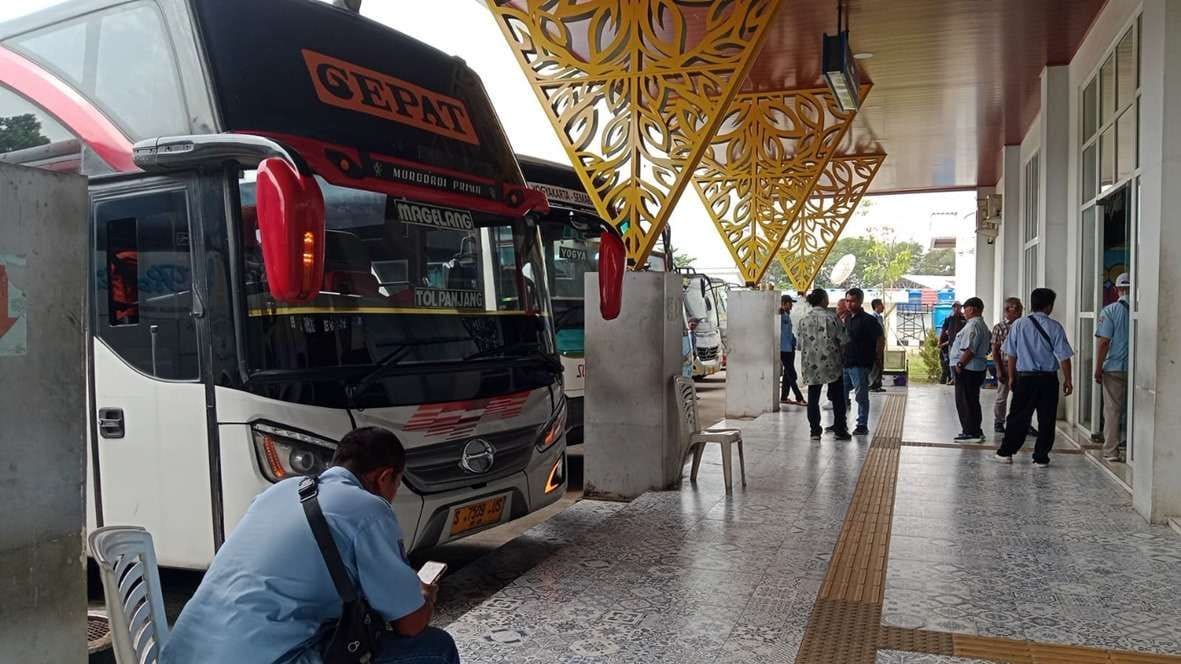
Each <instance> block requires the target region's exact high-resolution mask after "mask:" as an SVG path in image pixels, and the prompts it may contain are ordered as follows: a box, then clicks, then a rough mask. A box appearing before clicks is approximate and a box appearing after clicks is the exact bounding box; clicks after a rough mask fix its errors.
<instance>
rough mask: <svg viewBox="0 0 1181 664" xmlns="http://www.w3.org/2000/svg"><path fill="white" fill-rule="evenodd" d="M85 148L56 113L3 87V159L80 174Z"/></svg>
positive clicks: (0, 110) (0, 157) (0, 99)
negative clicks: (49, 111)
mask: <svg viewBox="0 0 1181 664" xmlns="http://www.w3.org/2000/svg"><path fill="white" fill-rule="evenodd" d="M81 149H82V148H81V146H80V144H79V143H78V141H77V139H75V138H74V136H73V135H72V134H70V132H69V131H67V130H66V128H65V127H63V126H61V125H60V124H58V122H57V120H55V119H54V118H53V116H52V115H50V114H48V113H46V112H45V111H44V110H43V109H42V108H41V107H40V106H36V105H34V104H32V103H31V102H29V101H28V100H26V99H25V98H24V97H22V96H20V95H18V94H16V93H15V92H13V91H11V90H9V89H8V88H6V87H4V86H0V161H6V162H10V163H14V164H23V165H25V166H35V167H37V168H46V169H49V170H54V171H69V172H71V173H77V172H78V170H79V167H80V165H81Z"/></svg>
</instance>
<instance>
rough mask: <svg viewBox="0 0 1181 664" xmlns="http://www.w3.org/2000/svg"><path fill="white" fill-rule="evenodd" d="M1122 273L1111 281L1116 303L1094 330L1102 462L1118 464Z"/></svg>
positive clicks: (1124, 364)
mask: <svg viewBox="0 0 1181 664" xmlns="http://www.w3.org/2000/svg"><path fill="white" fill-rule="evenodd" d="M1131 286H1132V280H1131V279H1129V278H1128V273H1127V272H1124V273H1123V274H1121V275H1119V277H1117V278H1116V280H1115V288H1116V290H1118V291H1119V299H1118V300H1116V301H1115V302H1112V303H1111V304H1109V305H1107V306H1106V307H1103V311H1102V312H1101V313H1100V314H1099V323H1098V325H1097V326H1096V327H1095V338H1096V339H1098V340H1099V343H1098V344H1097V346H1096V348H1095V382H1096V383H1099V384H1100V385H1102V386H1103V458H1104V459H1106V460H1107V461H1119V458H1120V457H1119V444H1120V418H1121V417H1123V414H1124V405H1125V404H1126V403H1127V400H1128V319H1129V318H1131V309H1130V307H1129V306H1128V290H1129V289H1130V288H1131Z"/></svg>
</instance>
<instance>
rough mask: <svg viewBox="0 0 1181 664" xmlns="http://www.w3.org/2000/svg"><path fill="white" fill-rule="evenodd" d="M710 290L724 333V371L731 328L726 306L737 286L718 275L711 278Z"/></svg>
mask: <svg viewBox="0 0 1181 664" xmlns="http://www.w3.org/2000/svg"><path fill="white" fill-rule="evenodd" d="M709 287H710V291H711V292H712V293H713V298H714V304H715V305H716V308H715V311H716V312H717V320H718V332H720V333H721V335H722V358H721V362H722V371H725V370H726V356H727V355H728V354H729V353H730V337H729V335H728V334H727V331H728V329H729V327H730V326H729V319H728V317H727V313H726V307H727V306H728V305H729V302H730V289H731V288H735V286H734V285H732V284H728V283H726V280H725V279H720V278H718V277H710V278H709Z"/></svg>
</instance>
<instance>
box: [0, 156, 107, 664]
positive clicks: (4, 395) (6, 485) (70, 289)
mask: <svg viewBox="0 0 1181 664" xmlns="http://www.w3.org/2000/svg"><path fill="white" fill-rule="evenodd" d="M86 221H87V198H86V178H84V177H80V176H75V175H59V174H52V173H49V172H47V171H40V170H33V169H28V168H22V167H19V166H9V165H4V164H0V266H2V267H3V269H4V273H3V275H2V276H0V305H2V306H3V308H0V423H2V424H0V450H3V451H4V462H3V463H2V464H0V505H4V506H5V510H4V526H3V527H2V528H0V589H3V590H2V591H0V643H3V644H4V645H3V655H0V659H2V660H4V661H6V662H84V661H86V568H85V566H84V565H83V564H82V561H83V556H82V534H83V531H84V529H85V527H86V514H85V510H86V505H85V500H84V497H83V496H84V494H83V469H84V468H85V467H86V434H85V430H84V426H83V425H84V423H85V422H86V407H85V402H84V399H83V395H84V391H85V385H86V372H85V367H86V360H85V343H84V337H83V334H82V325H83V321H84V320H86V310H85V308H84V303H85V301H86V299H85V293H86V265H87V262H88V258H89V256H88V253H87V251H86V229H87V224H86Z"/></svg>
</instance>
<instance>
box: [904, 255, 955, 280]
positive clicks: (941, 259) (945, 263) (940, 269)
mask: <svg viewBox="0 0 1181 664" xmlns="http://www.w3.org/2000/svg"><path fill="white" fill-rule="evenodd" d="M911 272H912V273H913V274H935V275H939V276H941V277H951V276H954V275H955V250H954V249H935V250H934V251H928V252H927V253H925V254H923V255H922V256H921V257H920V258H919V259H918V260H917V261H915V265H914V269H913V270H912V271H911Z"/></svg>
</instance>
